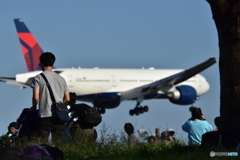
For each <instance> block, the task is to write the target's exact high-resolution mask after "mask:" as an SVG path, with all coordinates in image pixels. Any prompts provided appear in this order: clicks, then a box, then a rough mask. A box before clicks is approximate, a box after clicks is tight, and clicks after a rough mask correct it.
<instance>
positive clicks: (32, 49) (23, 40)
mask: <svg viewBox="0 0 240 160" xmlns="http://www.w3.org/2000/svg"><path fill="white" fill-rule="evenodd" d="M14 23H15V26H16V29H17V35H18V38H19V41H20V45H21V49H22V52H23V55H24V58H25V62H26V65H27V68H28V71H29V72H30V71H35V70H41V68H40V67H39V56H40V55H41V54H42V53H43V50H42V49H41V47H40V46H39V44H38V42H37V41H36V39H35V38H34V36H33V35H32V33H30V31H29V30H28V28H27V27H26V25H25V24H24V23H23V20H22V19H14Z"/></svg>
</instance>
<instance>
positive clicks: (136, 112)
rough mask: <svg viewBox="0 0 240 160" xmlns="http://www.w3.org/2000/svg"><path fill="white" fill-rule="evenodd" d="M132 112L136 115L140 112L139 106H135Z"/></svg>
mask: <svg viewBox="0 0 240 160" xmlns="http://www.w3.org/2000/svg"><path fill="white" fill-rule="evenodd" d="M134 112H135V114H136V115H137V116H138V115H139V114H140V110H139V108H138V107H136V108H135V109H134Z"/></svg>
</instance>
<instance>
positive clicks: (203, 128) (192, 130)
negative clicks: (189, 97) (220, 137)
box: [182, 106, 212, 145]
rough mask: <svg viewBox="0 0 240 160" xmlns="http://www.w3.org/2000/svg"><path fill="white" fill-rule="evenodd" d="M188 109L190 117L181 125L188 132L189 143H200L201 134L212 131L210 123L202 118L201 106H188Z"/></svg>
mask: <svg viewBox="0 0 240 160" xmlns="http://www.w3.org/2000/svg"><path fill="white" fill-rule="evenodd" d="M189 111H190V112H191V114H192V117H191V118H190V119H188V120H187V121H186V122H185V123H184V124H183V125H182V129H183V131H185V132H187V133H188V140H189V142H188V143H189V144H193V145H200V144H201V142H202V135H203V134H204V133H207V132H210V131H212V125H211V124H209V123H208V122H207V121H206V119H205V118H204V115H203V114H202V110H201V108H197V107H193V106H192V107H190V108H189Z"/></svg>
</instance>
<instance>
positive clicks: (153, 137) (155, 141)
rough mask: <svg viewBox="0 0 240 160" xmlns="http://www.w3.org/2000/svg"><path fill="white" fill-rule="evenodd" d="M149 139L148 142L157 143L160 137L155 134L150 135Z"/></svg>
mask: <svg viewBox="0 0 240 160" xmlns="http://www.w3.org/2000/svg"><path fill="white" fill-rule="evenodd" d="M147 140H148V143H157V142H158V139H157V137H155V136H150V137H148V139H147Z"/></svg>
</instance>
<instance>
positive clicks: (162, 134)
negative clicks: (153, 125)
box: [161, 131, 169, 140]
mask: <svg viewBox="0 0 240 160" xmlns="http://www.w3.org/2000/svg"><path fill="white" fill-rule="evenodd" d="M168 136H169V134H168V132H167V131H163V132H162V133H161V139H162V140H167V139H168Z"/></svg>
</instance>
